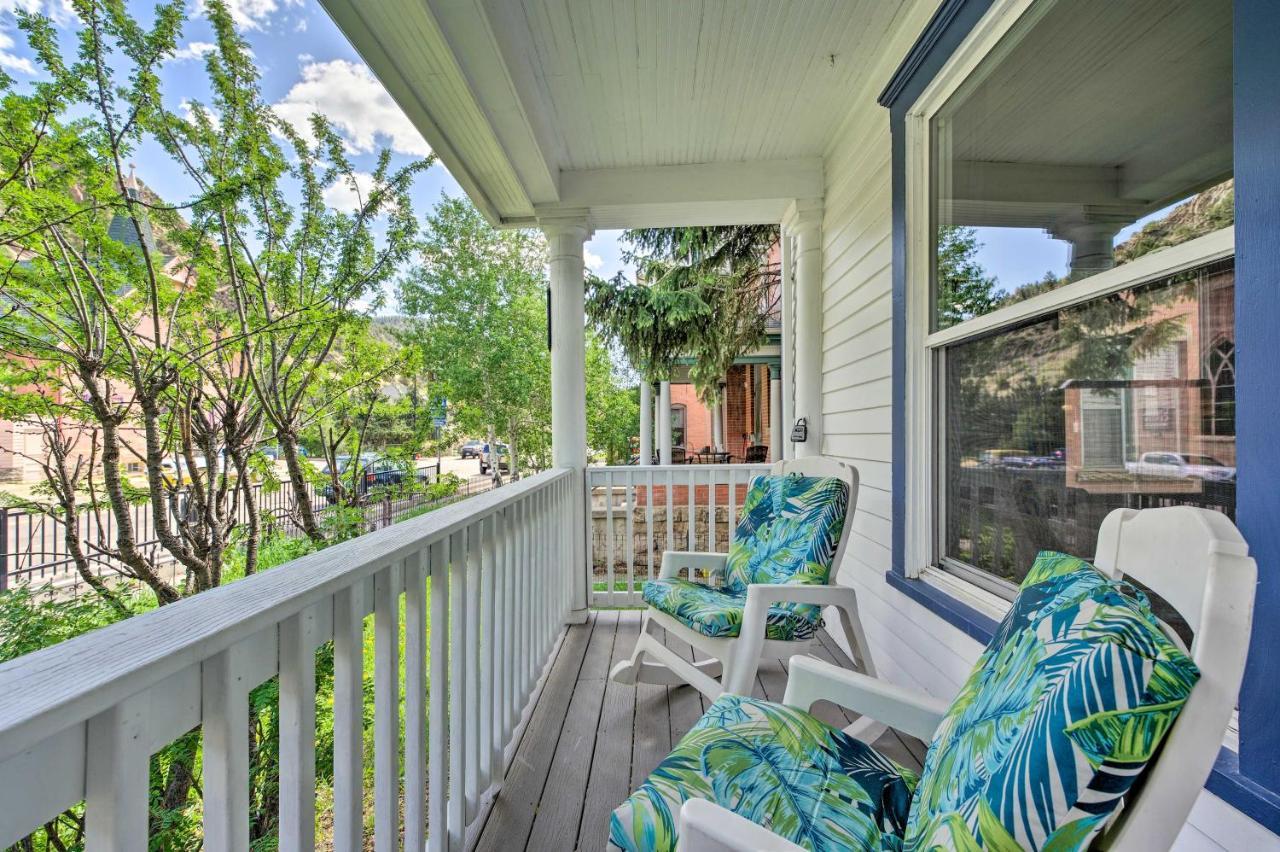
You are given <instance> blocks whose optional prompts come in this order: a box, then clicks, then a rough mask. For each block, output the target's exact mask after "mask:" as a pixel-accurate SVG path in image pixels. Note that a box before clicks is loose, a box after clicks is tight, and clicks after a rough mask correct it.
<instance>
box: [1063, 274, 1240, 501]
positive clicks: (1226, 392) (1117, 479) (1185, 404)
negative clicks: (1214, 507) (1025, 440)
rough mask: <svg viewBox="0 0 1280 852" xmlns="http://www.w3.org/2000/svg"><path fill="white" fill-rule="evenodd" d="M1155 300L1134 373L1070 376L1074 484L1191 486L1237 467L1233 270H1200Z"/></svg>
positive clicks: (1096, 489)
mask: <svg viewBox="0 0 1280 852" xmlns="http://www.w3.org/2000/svg"><path fill="white" fill-rule="evenodd" d="M1178 291H1179V292H1178V296H1177V298H1175V299H1173V300H1171V301H1169V302H1168V303H1166V304H1160V305H1158V306H1156V307H1155V308H1154V309H1153V310H1152V311H1151V314H1150V316H1148V317H1146V318H1145V319H1144V321H1143V325H1144V328H1146V329H1152V328H1164V329H1177V332H1176V333H1170V332H1166V335H1165V339H1163V340H1159V341H1157V342H1156V343H1155V344H1151V343H1147V344H1145V346H1146V348H1142V346H1141V345H1139V344H1135V345H1134V348H1135V349H1142V351H1141V354H1140V355H1138V357H1136V358H1134V360H1133V363H1132V365H1131V366H1130V367H1129V370H1128V376H1126V377H1124V378H1119V379H1114V380H1107V381H1089V380H1069V381H1067V382H1065V383H1064V386H1063V390H1064V392H1065V394H1064V400H1063V404H1064V408H1065V414H1066V417H1065V420H1066V427H1067V428H1066V474H1067V481H1066V485H1067V487H1068V488H1081V489H1083V490H1085V491H1088V492H1090V493H1095V494H1100V493H1123V492H1134V491H1137V492H1139V493H1145V494H1157V495H1158V494H1168V495H1192V494H1198V493H1201V492H1203V491H1204V490H1205V488H1206V483H1207V482H1208V483H1230V482H1232V481H1233V480H1234V468H1235V460H1236V454H1235V336H1234V324H1233V323H1234V313H1233V311H1234V307H1233V306H1234V291H1235V287H1234V272H1233V265H1232V264H1231V262H1229V261H1228V262H1225V263H1221V264H1216V265H1214V266H1211V267H1208V268H1206V269H1204V270H1201V271H1200V273H1199V274H1198V275H1197V276H1196V277H1195V279H1194V280H1192V281H1189V282H1187V283H1186V284H1184V285H1178Z"/></svg>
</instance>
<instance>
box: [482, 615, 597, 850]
mask: <svg viewBox="0 0 1280 852" xmlns="http://www.w3.org/2000/svg"><path fill="white" fill-rule="evenodd" d="M594 626H595V621H594V619H591V620H588V621H587V622H586V623H585V624H578V625H574V626H572V627H570V628H569V629H568V632H567V633H566V634H565V637H564V641H563V642H561V644H560V650H559V652H558V653H557V654H556V659H555V663H554V665H553V666H552V668H551V672H550V673H549V674H548V675H547V680H546V683H545V685H544V686H543V689H542V695H541V696H540V697H539V699H538V705H537V706H536V707H535V708H534V710H533V716H532V717H531V718H530V719H529V724H528V726H526V728H525V730H524V735H523V736H522V737H521V739H520V745H519V747H518V748H517V749H516V756H515V759H514V760H513V761H512V762H511V768H510V770H509V771H508V773H507V777H506V781H505V783H504V784H503V787H502V792H501V794H500V795H499V796H498V798H497V800H496V801H495V802H494V803H493V809H492V810H491V811H490V812H489V816H488V818H487V819H486V821H485V825H484V828H483V830H482V831H481V833H480V839H479V841H478V842H477V844H476V848H477V849H478V850H482V852H484V850H504V849H520V848H527V846H528V839H529V832H530V830H531V829H532V828H533V818H534V815H535V814H536V813H537V808H538V802H539V801H540V800H541V799H542V795H543V792H544V788H545V787H546V781H547V773H548V772H549V771H550V769H551V758H552V756H553V755H554V753H555V747H556V744H557V742H558V741H559V739H560V733H561V732H562V731H563V730H564V728H565V716H566V714H567V713H568V711H569V698H570V696H571V695H572V694H573V689H574V684H575V683H576V682H577V679H578V674H579V672H580V671H581V670H582V661H583V659H584V657H585V655H586V651H587V646H588V644H589V642H590V638H591V632H592V628H593V627H594Z"/></svg>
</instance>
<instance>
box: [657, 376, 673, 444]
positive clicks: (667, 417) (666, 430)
mask: <svg viewBox="0 0 1280 852" xmlns="http://www.w3.org/2000/svg"><path fill="white" fill-rule="evenodd" d="M658 464H671V382H662V383H661V384H659V385H658Z"/></svg>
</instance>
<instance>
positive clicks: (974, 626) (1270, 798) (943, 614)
mask: <svg viewBox="0 0 1280 852" xmlns="http://www.w3.org/2000/svg"><path fill="white" fill-rule="evenodd" d="M938 575H940V576H938ZM885 580H886V582H888V584H889V585H890V586H891V587H893V588H895V589H897V590H898V591H900V592H902V593H903V594H904V595H906V596H907V597H909V598H911V599H912V600H913V601H915V602H916V603H918V604H920V605H921V606H923V607H924V608H925V609H927V610H929V611H930V612H932V613H933V614H935V615H937V616H938V617H939V618H941V619H942V620H943V621H945V622H947V623H948V624H950V625H951V626H953V627H956V628H958V629H959V630H961V631H963V632H964V633H965V635H967V636H969V637H970V638H972V639H974V640H976V641H978V642H980V643H982V644H983V645H986V644H987V643H988V642H990V641H991V637H992V636H994V635H995V631H996V627H997V626H998V624H999V621H998V618H1000V617H1003V613H1002V612H997V611H995V610H999V609H1000V607H999V605H998V604H996V603H994V602H995V601H1000V602H1002V603H1004V607H1003V611H1007V610H1008V603H1007V602H1005V601H1003V599H1001V598H997V597H996V596H995V595H992V594H990V593H989V592H987V591H985V590H983V589H979V588H977V587H976V586H973V585H972V584H966V583H964V582H963V581H962V580H959V579H957V578H955V577H952V576H950V575H948V574H945V573H943V572H941V571H927V572H926V573H925V575H924V576H923V577H921V578H920V579H916V580H909V579H907V578H906V577H904V576H902V575H901V574H899V573H898V572H896V571H889V572H887V573H886V574H885ZM1205 789H1207V790H1208V791H1209V792H1210V793H1212V794H1213V795H1215V796H1217V797H1218V798H1219V799H1222V801H1224V802H1226V803H1227V804H1228V805H1230V806H1231V807H1232V808H1235V809H1236V810H1237V811H1239V812H1240V813H1242V814H1244V815H1245V816H1247V817H1249V818H1250V819H1252V820H1253V821H1255V822H1257V823H1259V824H1260V825H1262V826H1263V827H1264V828H1266V829H1267V830H1268V831H1271V832H1273V833H1275V834H1280V795H1277V794H1276V793H1274V792H1272V791H1270V790H1267V789H1266V788H1265V787H1262V786H1261V785H1260V784H1258V783H1257V782H1255V781H1252V780H1250V779H1249V778H1248V777H1246V776H1245V775H1243V774H1242V773H1241V772H1240V758H1239V756H1238V755H1237V753H1236V752H1235V751H1234V750H1232V749H1230V748H1228V747H1226V746H1224V747H1223V748H1222V751H1221V752H1220V753H1219V754H1218V760H1217V763H1216V764H1215V765H1214V767H1213V770H1212V772H1211V773H1210V774H1209V779H1208V781H1206V782H1205Z"/></svg>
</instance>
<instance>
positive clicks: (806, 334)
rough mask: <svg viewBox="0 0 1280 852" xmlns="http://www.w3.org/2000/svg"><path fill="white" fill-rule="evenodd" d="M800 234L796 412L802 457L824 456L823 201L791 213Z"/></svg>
mask: <svg viewBox="0 0 1280 852" xmlns="http://www.w3.org/2000/svg"><path fill="white" fill-rule="evenodd" d="M787 226H788V230H790V231H791V232H793V233H794V234H795V235H796V280H795V291H796V310H795V314H796V316H795V322H796V329H795V342H796V359H795V360H796V380H795V381H796V410H795V416H796V418H797V419H799V418H802V417H803V418H804V419H805V422H806V425H807V426H808V433H809V434H808V439H807V440H806V441H805V442H804V443H802V444H797V445H796V455H797V456H800V457H802V458H803V457H805V456H818V455H822V202H821V200H817V201H814V200H808V201H796V202H794V203H793V204H792V205H791V208H790V209H789V210H788V213H787Z"/></svg>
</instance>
